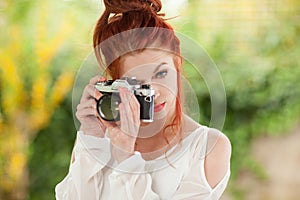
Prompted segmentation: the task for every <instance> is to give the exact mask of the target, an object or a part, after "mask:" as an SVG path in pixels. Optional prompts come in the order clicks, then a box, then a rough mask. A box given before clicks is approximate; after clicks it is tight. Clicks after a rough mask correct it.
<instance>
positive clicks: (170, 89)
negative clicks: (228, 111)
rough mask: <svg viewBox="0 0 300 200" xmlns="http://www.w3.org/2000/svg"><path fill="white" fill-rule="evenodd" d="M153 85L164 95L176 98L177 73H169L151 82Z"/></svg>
mask: <svg viewBox="0 0 300 200" xmlns="http://www.w3.org/2000/svg"><path fill="white" fill-rule="evenodd" d="M153 84H154V85H157V86H159V89H160V90H161V93H164V95H166V96H170V97H171V96H177V92H178V88H177V73H169V74H168V75H167V76H166V77H165V78H163V79H157V80H155V81H153Z"/></svg>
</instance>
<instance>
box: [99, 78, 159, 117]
mask: <svg viewBox="0 0 300 200" xmlns="http://www.w3.org/2000/svg"><path fill="white" fill-rule="evenodd" d="M119 87H126V88H127V89H128V90H129V91H131V92H132V93H133V94H134V95H135V97H136V98H137V100H138V102H139V104H140V119H141V121H143V122H153V115H154V90H153V89H151V87H150V85H149V84H140V82H139V81H137V80H136V78H135V77H122V78H121V79H116V80H107V81H102V82H98V83H96V85H95V88H96V89H97V90H98V91H100V92H101V93H102V96H101V98H100V99H99V100H98V102H97V111H98V114H99V116H100V117H101V118H102V119H104V120H106V121H119V120H120V113H119V104H120V103H121V98H120V95H119V91H118V88H119Z"/></svg>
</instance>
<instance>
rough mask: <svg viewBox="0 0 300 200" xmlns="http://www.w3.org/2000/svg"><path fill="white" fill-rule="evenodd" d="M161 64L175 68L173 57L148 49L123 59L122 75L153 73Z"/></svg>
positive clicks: (121, 64)
mask: <svg viewBox="0 0 300 200" xmlns="http://www.w3.org/2000/svg"><path fill="white" fill-rule="evenodd" d="M161 63H166V66H168V67H171V68H174V69H175V67H174V61H173V56H172V54H170V53H167V52H164V51H161V50H151V49H146V50H144V51H142V52H140V53H134V54H130V55H126V56H124V57H122V59H121V63H120V74H121V75H124V74H128V75H130V74H132V73H134V74H135V75H136V73H143V74H145V73H152V72H153V70H155V69H156V68H157V66H158V65H160V64H161Z"/></svg>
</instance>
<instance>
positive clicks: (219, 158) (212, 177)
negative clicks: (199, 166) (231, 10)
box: [204, 128, 231, 188]
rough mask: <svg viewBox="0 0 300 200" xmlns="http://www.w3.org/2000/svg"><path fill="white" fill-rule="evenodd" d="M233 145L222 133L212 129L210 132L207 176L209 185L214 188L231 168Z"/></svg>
mask: <svg viewBox="0 0 300 200" xmlns="http://www.w3.org/2000/svg"><path fill="white" fill-rule="evenodd" d="M230 157H231V143H230V141H229V139H228V137H227V136H226V135H225V134H223V133H222V132H221V131H219V130H217V129H214V128H210V129H209V131H208V139H207V149H206V157H205V164H204V168H205V175H206V179H207V181H208V183H209V185H210V186H211V187H212V188H214V187H215V186H216V185H217V184H218V183H219V182H220V181H221V180H222V179H223V177H224V176H225V175H226V173H227V171H228V168H229V167H230V165H229V163H230Z"/></svg>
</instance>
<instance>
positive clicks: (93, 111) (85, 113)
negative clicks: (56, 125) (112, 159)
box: [75, 108, 98, 121]
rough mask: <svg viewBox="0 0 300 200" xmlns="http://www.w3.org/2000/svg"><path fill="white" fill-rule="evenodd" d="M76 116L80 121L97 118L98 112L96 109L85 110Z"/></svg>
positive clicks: (78, 112) (79, 111) (78, 111)
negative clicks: (88, 117)
mask: <svg viewBox="0 0 300 200" xmlns="http://www.w3.org/2000/svg"><path fill="white" fill-rule="evenodd" d="M75 115H76V117H77V119H78V120H79V121H80V120H81V119H84V118H85V117H87V116H93V117H97V116H98V112H97V110H96V109H94V108H83V109H80V110H77V112H76V114H75Z"/></svg>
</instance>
